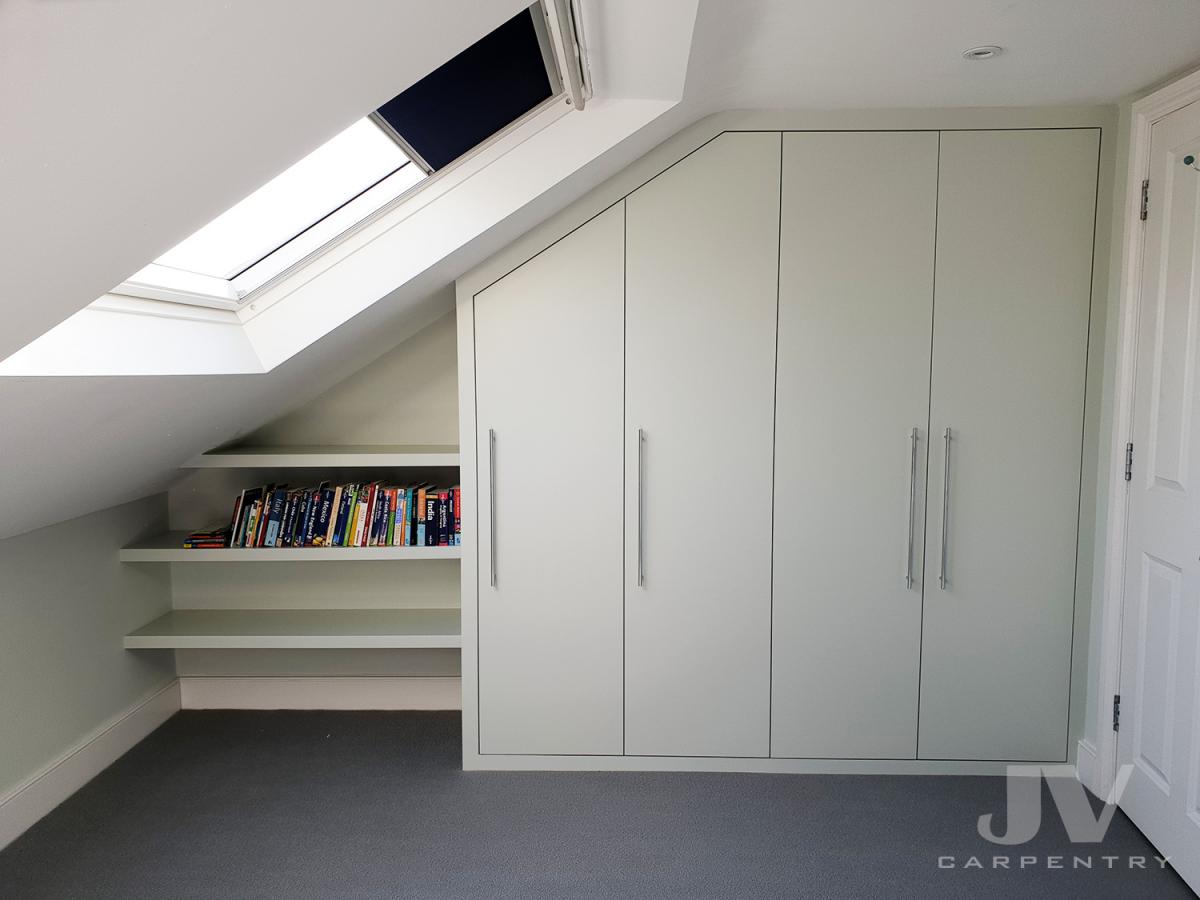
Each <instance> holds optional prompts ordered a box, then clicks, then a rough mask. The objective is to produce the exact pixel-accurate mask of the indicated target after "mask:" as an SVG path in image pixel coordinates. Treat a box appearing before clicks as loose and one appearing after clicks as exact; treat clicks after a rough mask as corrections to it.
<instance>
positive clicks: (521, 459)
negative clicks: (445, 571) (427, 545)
mask: <svg viewBox="0 0 1200 900" xmlns="http://www.w3.org/2000/svg"><path fill="white" fill-rule="evenodd" d="M623 252H624V212H623V209H622V205H621V204H617V205H616V206H615V207H612V208H610V209H609V210H608V211H606V212H604V213H602V214H601V215H600V216H598V217H596V218H595V219H592V220H591V221H590V222H588V223H587V224H585V225H583V226H581V227H580V228H579V229H578V230H576V231H574V232H572V233H571V234H569V235H567V236H566V237H564V238H563V239H562V240H560V241H558V242H557V243H555V244H553V245H552V246H551V247H549V248H548V249H547V250H545V251H544V252H542V253H540V254H538V255H537V256H535V257H534V258H533V259H531V260H529V261H528V262H526V263H525V264H524V265H522V266H521V267H520V268H518V269H516V270H515V271H513V272H511V273H510V274H508V275H506V276H505V277H504V278H502V279H501V280H500V281H498V282H496V283H495V284H493V285H491V286H490V287H488V288H487V289H486V290H484V291H481V292H480V293H479V294H477V295H476V296H475V299H474V316H475V373H476V375H475V380H476V398H477V401H476V402H477V409H476V425H477V441H478V444H477V454H478V456H477V459H478V466H479V470H478V482H477V483H478V484H479V493H480V498H479V509H480V522H479V524H480V528H479V585H478V595H477V596H478V604H479V608H478V621H479V749H480V752H481V753H527V754H619V753H620V752H621V739H622V720H621V704H622V696H621V645H622V632H621V627H622V626H621V590H622V586H621V578H622V568H621V553H622V539H621V528H622V510H621V504H622V499H623V498H622V464H623V460H622V447H621V426H622V412H621V403H622V397H621V392H622V388H621V384H622V378H623V372H622V350H623V342H624V335H623V328H624V323H623V318H624V316H623V309H622V296H623V287H622V277H623Z"/></svg>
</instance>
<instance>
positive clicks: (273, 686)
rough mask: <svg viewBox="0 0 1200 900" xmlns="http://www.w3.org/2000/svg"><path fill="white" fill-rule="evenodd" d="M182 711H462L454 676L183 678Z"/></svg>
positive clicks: (457, 679) (181, 679)
mask: <svg viewBox="0 0 1200 900" xmlns="http://www.w3.org/2000/svg"><path fill="white" fill-rule="evenodd" d="M179 685H180V691H181V694H182V705H183V708H184V709H387V710H398V709H462V679H461V678H459V677H457V676H415V675H387V676H370V677H358V676H336V677H320V676H300V677H274V676H266V677H250V676H247V677H242V676H223V675H220V676H198V675H197V676H185V677H183V678H180V679H179Z"/></svg>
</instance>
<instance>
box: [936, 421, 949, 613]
mask: <svg viewBox="0 0 1200 900" xmlns="http://www.w3.org/2000/svg"><path fill="white" fill-rule="evenodd" d="M942 437H943V438H944V439H945V441H946V462H945V465H943V466H942V569H941V571H940V572H939V573H938V587H939V588H941V589H942V590H943V591H944V590H945V589H946V546H947V533H948V525H949V520H950V426H946V431H945V433H944V434H943V435H942Z"/></svg>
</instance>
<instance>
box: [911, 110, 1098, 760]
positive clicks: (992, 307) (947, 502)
mask: <svg viewBox="0 0 1200 900" xmlns="http://www.w3.org/2000/svg"><path fill="white" fill-rule="evenodd" d="M1099 139H1100V135H1099V131H1098V130H1097V129H1059V130H1030V131H961V132H945V133H943V134H942V149H941V163H940V181H939V189H938V196H939V202H938V243H937V292H936V297H935V300H934V308H935V313H934V337H933V382H932V392H931V400H930V431H931V433H932V442H931V443H932V448H931V453H930V466H929V485H930V488H929V516H928V523H929V527H928V531H927V532H926V547H927V548H928V549H927V551H926V571H927V577H926V587H925V616H924V626H923V633H924V639H923V650H922V664H921V721H920V748H919V755H920V756H921V757H923V758H928V759H1000V760H1006V759H1011V760H1041V761H1058V760H1063V759H1064V758H1065V756H1066V752H1067V713H1068V701H1069V696H1070V677H1071V672H1070V668H1071V635H1072V624H1073V617H1074V614H1073V610H1074V600H1075V559H1076V557H1075V553H1076V544H1077V538H1078V525H1079V521H1078V518H1079V491H1080V456H1081V449H1082V438H1083V412H1084V381H1085V376H1086V371H1085V370H1086V367H1087V341H1088V315H1089V307H1090V294H1091V274H1092V236H1093V225H1094V221H1093V220H1094V212H1095V206H1096V167H1097V158H1098V152H1099Z"/></svg>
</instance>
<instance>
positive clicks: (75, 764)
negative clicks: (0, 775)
mask: <svg viewBox="0 0 1200 900" xmlns="http://www.w3.org/2000/svg"><path fill="white" fill-rule="evenodd" d="M178 711H179V682H178V681H172V682H171V683H170V684H168V685H166V686H165V687H162V688H159V689H158V690H156V691H155V692H154V693H153V694H150V695H149V696H148V697H145V698H143V699H142V700H139V701H138V702H137V703H135V704H133V706H131V707H129V708H128V709H126V710H123V711H122V712H119V713H117V714H116V715H115V716H113V717H112V718H111V719H109V720H108V721H107V722H105V723H103V724H102V725H100V727H98V728H96V729H95V730H94V731H92V732H91V733H90V734H88V735H86V736H85V737H83V738H82V739H81V740H79V741H78V742H77V743H76V744H75V745H74V746H72V747H70V748H69V749H67V751H66V752H65V753H63V754H62V755H61V756H59V757H58V758H57V759H55V760H54V761H53V762H51V763H50V764H49V765H47V766H46V767H45V768H43V769H42V770H41V771H39V772H36V773H34V774H33V775H32V776H30V777H29V778H27V779H26V780H25V781H23V782H21V783H20V784H18V785H17V786H16V787H14V788H13V789H12V790H10V791H8V792H7V793H5V794H4V795H2V796H0V849H3V848H4V847H6V846H8V845H9V844H11V843H12V842H13V841H14V840H16V839H17V838H18V837H20V836H21V835H22V834H23V833H24V832H25V831H26V830H27V829H28V828H29V827H30V826H31V825H33V824H34V823H35V822H37V821H38V820H39V819H40V818H42V816H44V815H46V813H48V812H50V811H51V810H52V809H54V807H56V806H58V805H59V804H60V803H62V802H63V801H64V800H66V799H67V798H68V797H70V796H71V795H72V794H73V793H75V792H76V791H77V790H79V789H80V788H81V787H83V786H84V785H85V784H87V783H88V782H89V781H91V780H92V779H93V778H95V777H96V776H97V775H99V774H100V773H101V772H102V771H104V770H105V769H106V768H108V767H109V766H110V765H112V764H113V763H114V762H116V761H117V759H119V758H120V757H121V756H122V755H124V754H125V753H126V752H127V751H129V750H130V749H131V748H132V747H133V746H134V745H135V744H137V743H138V742H139V741H141V740H142V739H143V738H145V737H146V736H147V735H148V734H150V732H152V731H153V730H154V729H156V728H157V727H158V726H159V725H161V724H162V723H163V722H165V721H166V720H167V719H169V718H171V716H173V715H174V714H175V713H176V712H178Z"/></svg>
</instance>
